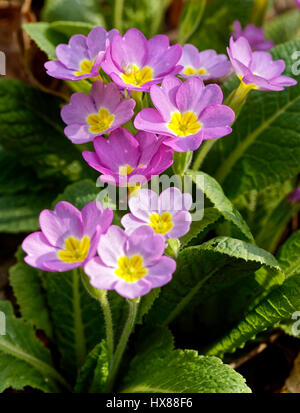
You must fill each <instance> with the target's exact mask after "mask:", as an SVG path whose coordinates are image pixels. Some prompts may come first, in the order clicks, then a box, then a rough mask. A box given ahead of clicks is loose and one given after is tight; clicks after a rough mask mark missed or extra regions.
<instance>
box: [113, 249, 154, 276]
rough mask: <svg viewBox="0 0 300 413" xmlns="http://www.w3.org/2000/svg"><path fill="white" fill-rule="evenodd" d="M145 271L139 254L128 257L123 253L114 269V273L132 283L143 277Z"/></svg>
mask: <svg viewBox="0 0 300 413" xmlns="http://www.w3.org/2000/svg"><path fill="white" fill-rule="evenodd" d="M147 272H148V270H147V268H145V267H144V261H143V257H141V256H140V255H133V256H132V257H130V258H128V257H126V256H125V255H123V256H122V257H120V258H119V259H118V268H117V269H116V270H115V274H116V275H117V276H118V277H120V278H122V279H123V280H125V281H126V282H128V283H134V282H136V281H138V280H139V279H140V278H143V277H145V275H146V274H147Z"/></svg>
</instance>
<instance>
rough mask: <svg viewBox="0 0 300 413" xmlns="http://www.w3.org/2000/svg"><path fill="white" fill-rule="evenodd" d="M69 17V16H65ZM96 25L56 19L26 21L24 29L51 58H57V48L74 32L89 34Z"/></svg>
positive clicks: (66, 41)
mask: <svg viewBox="0 0 300 413" xmlns="http://www.w3.org/2000/svg"><path fill="white" fill-rule="evenodd" d="M65 19H67V16H66V17H65ZM93 27H94V25H92V24H90V23H84V22H81V21H72V22H68V21H55V22H53V23H46V22H37V23H26V24H24V25H23V29H24V30H25V32H26V33H27V34H28V35H29V36H30V38H31V39H32V40H33V41H34V42H35V43H36V44H37V46H38V47H39V48H40V49H41V50H42V51H43V52H45V53H46V55H47V56H48V58H49V59H57V57H56V53H55V48H56V46H57V45H58V44H60V43H68V41H69V38H70V37H71V36H73V35H74V34H83V35H85V36H86V35H87V34H88V33H89V32H90V30H91V29H92V28H93Z"/></svg>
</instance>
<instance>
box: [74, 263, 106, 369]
mask: <svg viewBox="0 0 300 413" xmlns="http://www.w3.org/2000/svg"><path fill="white" fill-rule="evenodd" d="M81 280H82V283H83V285H84V286H85V288H86V290H87V292H88V293H89V294H90V295H91V296H92V297H93V298H95V299H96V300H98V301H99V302H100V305H101V307H102V311H103V315H104V321H105V329H106V344H107V349H108V357H109V365H110V366H111V365H112V363H113V352H114V332H113V322H112V315H111V309H110V305H109V301H108V299H107V291H106V290H98V289H97V288H94V287H93V286H92V285H91V284H90V281H89V278H88V276H87V275H85V273H84V272H83V271H81Z"/></svg>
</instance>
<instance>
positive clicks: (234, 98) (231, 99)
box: [224, 81, 257, 120]
mask: <svg viewBox="0 0 300 413" xmlns="http://www.w3.org/2000/svg"><path fill="white" fill-rule="evenodd" d="M254 89H257V86H256V85H254V84H247V85H246V84H245V83H244V82H243V81H241V83H240V84H239V86H238V88H237V89H234V90H233V91H232V92H231V93H230V95H229V96H228V97H227V99H226V100H225V101H224V105H226V106H229V107H230V108H231V109H232V110H233V111H234V112H235V120H236V119H237V117H238V116H239V114H240V111H241V110H242V108H243V106H244V104H245V103H246V100H247V96H248V94H249V93H250V92H251V90H254Z"/></svg>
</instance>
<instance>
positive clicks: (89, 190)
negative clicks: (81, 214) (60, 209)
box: [53, 179, 100, 209]
mask: <svg viewBox="0 0 300 413" xmlns="http://www.w3.org/2000/svg"><path fill="white" fill-rule="evenodd" d="M99 192H100V190H99V189H98V188H97V187H96V184H95V182H93V181H91V180H90V179H83V180H82V181H79V182H75V183H74V184H70V185H68V186H67V187H66V188H65V190H64V192H63V193H62V194H60V195H58V197H57V198H56V199H55V201H54V202H53V206H55V205H56V204H57V202H60V201H67V202H70V203H71V204H73V205H74V206H75V207H76V208H78V209H82V208H83V207H84V205H86V204H88V203H89V202H93V201H96V198H97V195H98V194H99Z"/></svg>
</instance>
